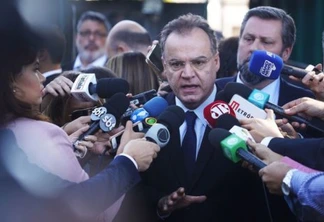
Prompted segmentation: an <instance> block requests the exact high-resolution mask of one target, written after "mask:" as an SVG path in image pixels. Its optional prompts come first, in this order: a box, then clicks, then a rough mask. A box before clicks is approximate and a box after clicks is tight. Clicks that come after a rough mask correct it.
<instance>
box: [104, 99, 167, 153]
mask: <svg viewBox="0 0 324 222" xmlns="http://www.w3.org/2000/svg"><path fill="white" fill-rule="evenodd" d="M167 106H168V103H167V101H166V100H165V99H164V98H162V97H159V96H157V97H154V98H152V99H151V100H149V101H148V102H146V103H145V104H144V106H143V108H138V109H136V110H134V112H133V113H134V115H133V117H134V119H135V122H134V121H133V123H134V124H133V128H135V127H137V129H136V130H135V129H134V131H138V132H140V131H143V130H144V129H145V128H147V127H149V126H152V125H153V124H155V123H156V122H157V119H156V117H158V116H159V115H160V114H161V113H162V112H163V111H164V110H165V109H166V108H167ZM123 133H124V130H121V131H120V132H118V133H116V134H115V135H113V136H111V137H110V138H109V142H110V145H111V149H112V151H114V150H116V149H117V148H118V145H119V143H120V139H121V136H122V134H123Z"/></svg>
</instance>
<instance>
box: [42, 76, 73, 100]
mask: <svg viewBox="0 0 324 222" xmlns="http://www.w3.org/2000/svg"><path fill="white" fill-rule="evenodd" d="M72 86H73V82H72V81H71V80H70V79H68V78H66V77H64V76H58V77H56V78H55V79H54V80H52V81H51V82H50V83H49V84H47V85H46V87H45V88H44V89H43V92H44V95H45V94H47V93H49V94H51V95H53V96H59V95H60V96H65V95H69V94H70V93H71V88H72Z"/></svg>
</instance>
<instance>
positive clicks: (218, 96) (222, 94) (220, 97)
mask: <svg viewBox="0 0 324 222" xmlns="http://www.w3.org/2000/svg"><path fill="white" fill-rule="evenodd" d="M215 100H222V101H224V102H229V101H226V96H225V92H224V90H221V91H219V92H217V94H216V99H215Z"/></svg>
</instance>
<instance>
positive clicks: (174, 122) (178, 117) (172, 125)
mask: <svg viewBox="0 0 324 222" xmlns="http://www.w3.org/2000/svg"><path fill="white" fill-rule="evenodd" d="M184 120H185V113H184V111H183V109H182V108H180V107H179V106H176V105H172V106H168V107H167V108H166V109H165V110H164V112H163V113H161V114H160V115H159V117H158V118H157V121H158V123H161V124H164V125H166V126H167V127H168V129H169V130H170V132H171V131H172V130H175V129H178V128H179V127H180V126H181V125H182V123H183V121H184ZM171 133H172V132H171Z"/></svg>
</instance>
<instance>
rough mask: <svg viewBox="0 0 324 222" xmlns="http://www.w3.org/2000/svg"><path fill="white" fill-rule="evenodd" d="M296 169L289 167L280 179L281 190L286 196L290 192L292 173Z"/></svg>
mask: <svg viewBox="0 0 324 222" xmlns="http://www.w3.org/2000/svg"><path fill="white" fill-rule="evenodd" d="M295 171H297V169H291V170H289V171H288V172H287V173H286V176H285V177H284V178H283V180H282V184H281V190H282V193H283V194H284V195H286V196H288V195H289V194H290V190H291V178H292V176H293V174H294V172H295Z"/></svg>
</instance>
